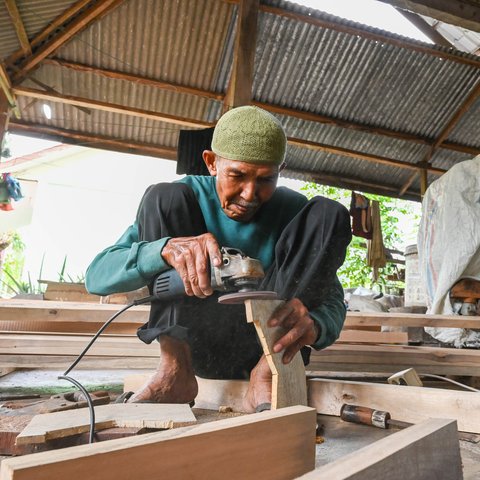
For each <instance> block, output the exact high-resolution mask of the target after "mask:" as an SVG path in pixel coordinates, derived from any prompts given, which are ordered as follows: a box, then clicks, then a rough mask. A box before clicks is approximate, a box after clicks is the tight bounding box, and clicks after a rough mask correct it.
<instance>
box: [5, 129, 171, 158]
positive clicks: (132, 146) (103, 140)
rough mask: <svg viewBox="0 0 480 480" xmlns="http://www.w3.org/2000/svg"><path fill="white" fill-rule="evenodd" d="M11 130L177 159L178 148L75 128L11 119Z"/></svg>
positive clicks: (76, 143)
mask: <svg viewBox="0 0 480 480" xmlns="http://www.w3.org/2000/svg"><path fill="white" fill-rule="evenodd" d="M9 131H11V132H13V133H18V134H23V135H26V134H28V135H31V136H35V137H40V138H44V139H49V140H55V141H61V142H63V143H69V144H74V145H83V146H85V147H89V148H101V149H105V150H112V149H113V150H116V151H118V152H124V153H135V154H138V155H148V156H152V157H159V158H165V159H167V160H176V159H177V149H176V148H174V147H166V146H159V145H150V144H148V143H139V142H132V141H125V140H121V139H116V138H112V137H105V136H101V135H93V134H90V133H80V132H76V131H73V130H66V129H63V128H58V127H51V126H48V125H37V124H33V123H27V122H22V121H18V120H16V121H13V120H12V121H11V122H10V126H9Z"/></svg>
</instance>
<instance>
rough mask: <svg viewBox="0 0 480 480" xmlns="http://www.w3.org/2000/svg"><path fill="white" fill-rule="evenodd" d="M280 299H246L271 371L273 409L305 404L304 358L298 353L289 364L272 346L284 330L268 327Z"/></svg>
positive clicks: (281, 353) (249, 316)
mask: <svg viewBox="0 0 480 480" xmlns="http://www.w3.org/2000/svg"><path fill="white" fill-rule="evenodd" d="M282 303H283V301H281V300H246V301H245V308H246V312H247V321H248V322H250V323H253V324H254V325H255V329H256V331H257V335H258V337H259V339H260V343H261V345H262V347H263V353H264V354H265V357H266V358H267V362H268V365H269V367H270V370H271V371H272V408H273V409H276V408H282V407H288V406H291V405H307V381H306V376H305V366H304V365H303V359H302V356H301V354H300V352H298V353H297V354H296V355H295V357H294V358H293V359H292V361H291V362H290V363H288V364H287V365H285V364H284V363H283V362H282V357H283V354H284V352H283V351H282V352H279V353H274V352H273V346H274V345H275V343H276V342H277V341H278V340H279V339H280V338H281V337H282V336H283V335H285V333H286V330H285V329H284V328H282V327H269V326H268V325H267V322H268V320H269V319H270V317H271V316H272V314H273V312H274V311H275V309H276V308H277V307H279V306H280V305H282Z"/></svg>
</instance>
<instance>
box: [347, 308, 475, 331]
mask: <svg viewBox="0 0 480 480" xmlns="http://www.w3.org/2000/svg"><path fill="white" fill-rule="evenodd" d="M344 326H345V327H377V326H385V327H442V328H475V329H480V316H477V317H473V316H468V315H426V314H421V313H371V312H347V318H346V319H345V324H344Z"/></svg>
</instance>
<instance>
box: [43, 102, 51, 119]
mask: <svg viewBox="0 0 480 480" xmlns="http://www.w3.org/2000/svg"><path fill="white" fill-rule="evenodd" d="M42 110H43V114H44V115H45V117H47V119H48V120H50V119H51V118H52V109H51V108H50V105H47V104H46V103H44V104H43V105H42Z"/></svg>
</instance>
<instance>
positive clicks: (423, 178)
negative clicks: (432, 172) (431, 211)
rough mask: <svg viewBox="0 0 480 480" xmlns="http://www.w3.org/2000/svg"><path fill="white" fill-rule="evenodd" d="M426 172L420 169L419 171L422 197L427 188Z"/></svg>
mask: <svg viewBox="0 0 480 480" xmlns="http://www.w3.org/2000/svg"><path fill="white" fill-rule="evenodd" d="M427 174H428V171H427V170H426V169H425V168H422V169H421V170H420V195H421V196H422V198H423V196H424V195H425V192H426V191H427V188H428V177H427Z"/></svg>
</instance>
